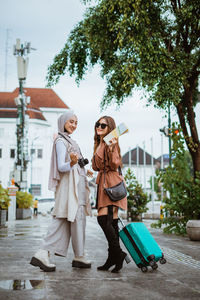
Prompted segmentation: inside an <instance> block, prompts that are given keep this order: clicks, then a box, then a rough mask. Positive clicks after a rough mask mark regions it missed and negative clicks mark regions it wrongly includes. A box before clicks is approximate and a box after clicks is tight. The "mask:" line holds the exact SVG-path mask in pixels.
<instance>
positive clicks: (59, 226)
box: [42, 205, 86, 257]
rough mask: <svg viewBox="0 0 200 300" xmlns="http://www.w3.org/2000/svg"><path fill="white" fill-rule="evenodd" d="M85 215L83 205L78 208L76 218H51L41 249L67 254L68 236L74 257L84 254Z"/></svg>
mask: <svg viewBox="0 0 200 300" xmlns="http://www.w3.org/2000/svg"><path fill="white" fill-rule="evenodd" d="M85 227H86V216H85V206H84V205H81V206H79V208H78V211H77V215H76V219H75V221H74V222H69V221H68V220H67V219H64V218H55V217H54V218H53V219H52V222H51V224H50V226H49V228H48V232H47V235H46V237H45V238H44V240H43V246H42V249H45V250H48V251H49V252H51V253H53V254H54V253H57V254H59V255H62V256H66V255H67V250H68V247H69V242H70V238H71V241H72V248H73V251H74V255H75V256H76V257H79V256H84V247H85Z"/></svg>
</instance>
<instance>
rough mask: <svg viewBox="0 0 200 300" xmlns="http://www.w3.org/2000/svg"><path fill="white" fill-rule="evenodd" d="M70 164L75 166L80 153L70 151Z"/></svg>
mask: <svg viewBox="0 0 200 300" xmlns="http://www.w3.org/2000/svg"><path fill="white" fill-rule="evenodd" d="M70 160H71V162H70V166H71V167H73V166H74V165H75V164H77V162H78V154H76V153H73V152H71V153H70Z"/></svg>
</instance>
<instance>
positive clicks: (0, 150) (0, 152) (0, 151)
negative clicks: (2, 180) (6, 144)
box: [0, 148, 2, 158]
mask: <svg viewBox="0 0 200 300" xmlns="http://www.w3.org/2000/svg"><path fill="white" fill-rule="evenodd" d="M0 158H2V149H1V148H0Z"/></svg>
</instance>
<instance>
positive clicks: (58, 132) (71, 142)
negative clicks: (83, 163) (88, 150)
mask: <svg viewBox="0 0 200 300" xmlns="http://www.w3.org/2000/svg"><path fill="white" fill-rule="evenodd" d="M58 134H59V135H61V136H62V137H63V138H64V139H65V140H66V141H68V142H69V143H70V144H71V145H72V146H73V144H72V142H71V141H70V140H69V139H67V138H66V136H64V134H62V133H61V132H58ZM78 148H79V151H80V154H81V156H82V157H83V154H82V153H81V149H80V147H79V146H78Z"/></svg>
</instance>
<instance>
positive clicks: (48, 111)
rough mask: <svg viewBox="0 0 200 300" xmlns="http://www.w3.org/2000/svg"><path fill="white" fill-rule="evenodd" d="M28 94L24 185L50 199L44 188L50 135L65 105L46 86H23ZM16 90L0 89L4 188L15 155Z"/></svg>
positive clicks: (0, 166)
mask: <svg viewBox="0 0 200 300" xmlns="http://www.w3.org/2000/svg"><path fill="white" fill-rule="evenodd" d="M24 90H25V94H26V96H30V104H29V105H28V106H27V110H26V116H27V119H28V153H29V163H28V169H27V182H28V188H32V191H33V194H35V196H37V197H38V198H48V197H49V198H52V197H53V193H52V192H50V191H49V190H48V176H49V167H50V157H51V149H52V143H53V136H54V134H55V133H56V132H57V119H58V117H59V116H60V115H61V114H62V113H64V112H65V111H67V109H69V107H68V106H67V105H66V104H65V103H64V102H63V101H62V100H61V99H60V97H59V96H58V95H57V94H56V93H55V92H54V91H53V90H52V89H46V88H43V89H42V88H25V89H24ZM18 94H19V90H18V89H15V90H14V91H13V92H0V182H1V184H2V185H3V187H7V186H8V184H9V181H10V173H11V171H13V167H14V162H15V158H16V150H17V149H16V144H17V143H16V120H17V107H16V104H15V101H14V99H15V98H16V97H17V96H18Z"/></svg>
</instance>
